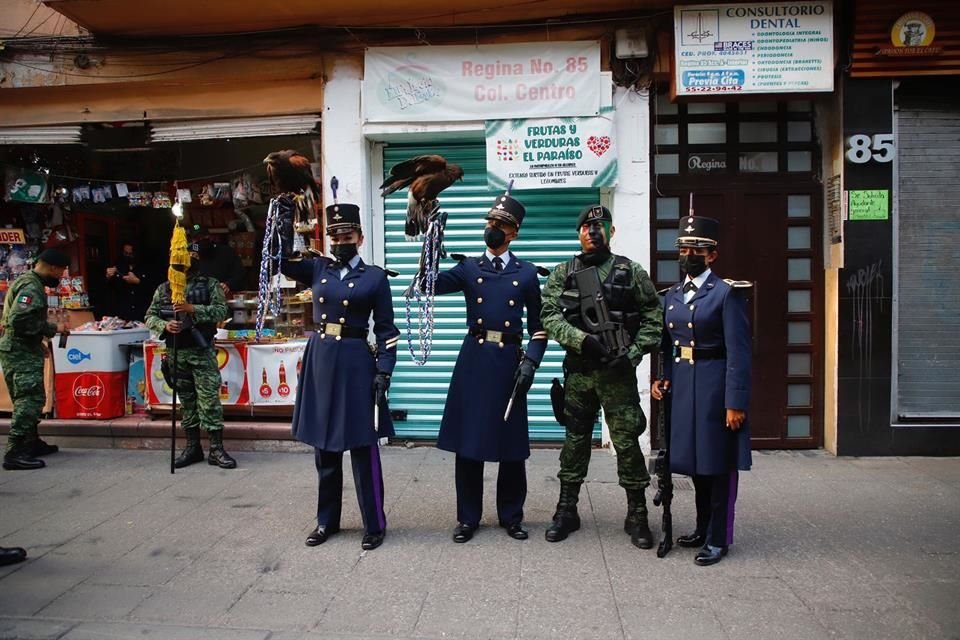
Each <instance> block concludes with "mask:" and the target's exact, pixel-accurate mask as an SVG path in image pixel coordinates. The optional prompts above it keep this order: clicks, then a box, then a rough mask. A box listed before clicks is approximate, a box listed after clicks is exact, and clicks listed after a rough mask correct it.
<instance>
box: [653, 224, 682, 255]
mask: <svg viewBox="0 0 960 640" xmlns="http://www.w3.org/2000/svg"><path fill="white" fill-rule="evenodd" d="M676 250H677V230H676V229H674V228H673V227H670V228H668V229H657V251H676Z"/></svg>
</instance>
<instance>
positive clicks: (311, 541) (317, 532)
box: [305, 524, 340, 547]
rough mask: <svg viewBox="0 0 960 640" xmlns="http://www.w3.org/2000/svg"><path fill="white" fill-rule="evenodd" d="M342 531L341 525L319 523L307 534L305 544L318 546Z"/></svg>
mask: <svg viewBox="0 0 960 640" xmlns="http://www.w3.org/2000/svg"><path fill="white" fill-rule="evenodd" d="M338 531H340V527H328V526H327V525H325V524H321V525H319V526H318V527H317V528H316V529H314V530H313V531H311V532H310V535H308V536H307V540H306V542H305V544H306V545H307V546H308V547H316V546H317V545H321V544H323V543H324V542H326V541H327V539H328V538H330V536H332V535H333V534H335V533H337V532H338Z"/></svg>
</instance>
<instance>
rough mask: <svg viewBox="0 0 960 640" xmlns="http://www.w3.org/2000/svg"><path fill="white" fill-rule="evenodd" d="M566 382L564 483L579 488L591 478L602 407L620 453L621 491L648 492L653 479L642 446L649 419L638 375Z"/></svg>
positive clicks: (581, 376)
mask: <svg viewBox="0 0 960 640" xmlns="http://www.w3.org/2000/svg"><path fill="white" fill-rule="evenodd" d="M563 382H564V384H563V388H564V392H565V399H564V407H563V418H564V422H565V423H566V425H567V435H566V439H565V440H564V442H563V449H562V450H561V451H560V473H558V474H557V477H558V478H560V480H561V482H571V483H575V484H579V483H581V482H583V479H584V478H585V477H586V476H587V468H588V467H589V465H590V440H591V437H592V435H593V425H594V423H595V422H596V420H597V412H598V411H599V410H600V408H601V407H602V408H603V414H604V417H605V418H606V420H607V425H608V426H609V428H610V440H611V441H612V442H613V448H614V449H615V450H616V452H617V475H618V477H619V479H620V486H621V487H623V488H624V489H627V490H628V491H630V490H640V489H644V488H645V487H647V486H649V485H650V474H649V473H648V472H647V465H646V460H645V459H644V456H643V450H642V449H641V448H640V443H639V441H638V439H639V437H640V434H641V433H643V432H644V431H645V430H646V428H647V418H646V416H644V415H643V410H641V409H640V394H639V392H638V391H637V371H636V369H635V368H633V367H628V366H625V367H615V368H612V369H598V370H595V371H589V372H583V373H581V372H568V373H567V375H566V377H565V378H564V381H563Z"/></svg>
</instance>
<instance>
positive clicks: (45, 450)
mask: <svg viewBox="0 0 960 640" xmlns="http://www.w3.org/2000/svg"><path fill="white" fill-rule="evenodd" d="M26 445H27V449H28V450H29V451H30V454H31V455H32V456H33V457H34V458H39V457H40V456H48V455H50V454H53V453H56V452H57V451H60V447H58V446H57V445H55V444H48V443H46V442H44V441H43V440H41V439H40V434H39V433H38V432H37V428H36V427H34V428H33V429H32V430H31V431H30V432H29V433H28V434H27V439H26Z"/></svg>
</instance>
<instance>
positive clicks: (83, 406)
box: [56, 371, 127, 418]
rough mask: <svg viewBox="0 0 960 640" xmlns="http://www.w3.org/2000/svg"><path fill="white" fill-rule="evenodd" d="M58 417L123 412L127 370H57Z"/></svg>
mask: <svg viewBox="0 0 960 640" xmlns="http://www.w3.org/2000/svg"><path fill="white" fill-rule="evenodd" d="M56 388H57V417H58V418H119V417H120V416H122V415H123V414H124V413H125V409H126V407H125V406H124V403H125V401H126V396H127V372H126V371H119V372H105V371H85V372H83V373H58V374H57V375H56Z"/></svg>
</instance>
